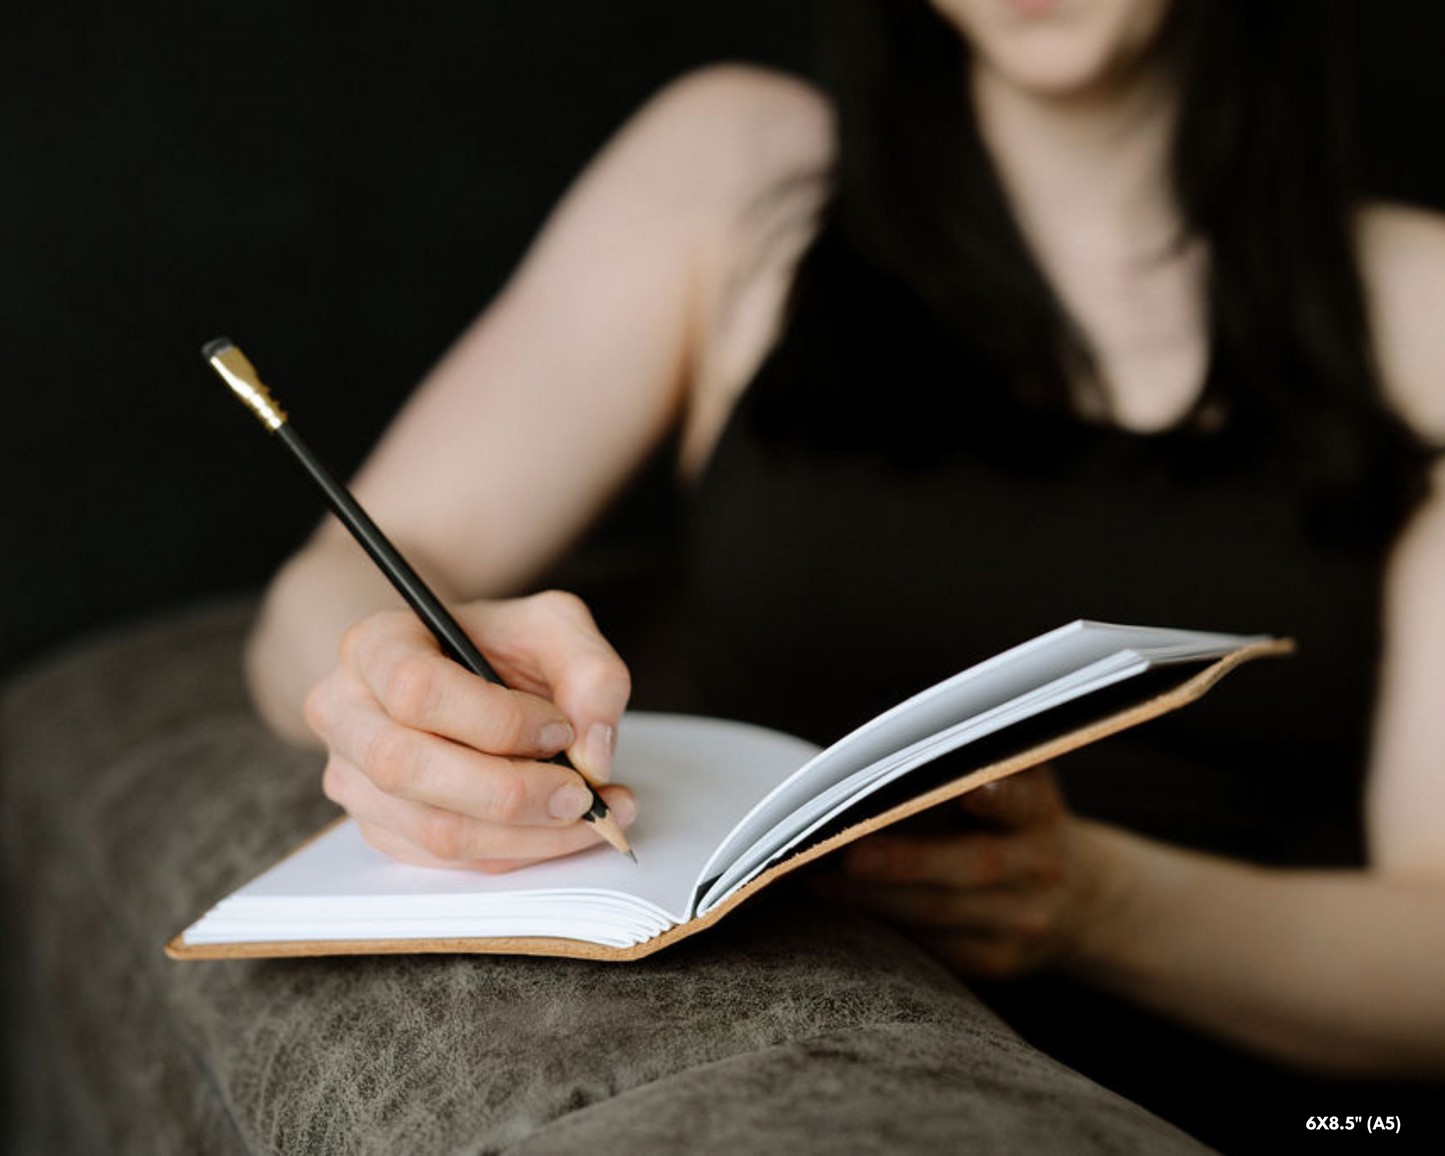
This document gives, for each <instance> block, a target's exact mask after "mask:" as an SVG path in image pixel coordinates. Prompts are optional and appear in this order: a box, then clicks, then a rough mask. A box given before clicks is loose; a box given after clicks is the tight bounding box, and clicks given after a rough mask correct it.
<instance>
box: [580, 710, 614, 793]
mask: <svg viewBox="0 0 1445 1156" xmlns="http://www.w3.org/2000/svg"><path fill="white" fill-rule="evenodd" d="M616 747H617V730H616V728H615V727H612V726H609V725H608V724H607V723H593V724H592V725H591V726H590V727H588V728H587V740H586V742H584V743H583V744H582V760H583V763H584V767H583V769H584V770H585V771H586V772H587V773H588V774H589V775H591V776H592V778H594V779H596V780H597V781H598V782H599V783H605V782H607V780H608V779H610V778H611V777H612V752H613V751H614V750H615V749H616Z"/></svg>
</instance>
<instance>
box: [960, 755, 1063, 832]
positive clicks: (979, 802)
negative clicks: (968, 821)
mask: <svg viewBox="0 0 1445 1156" xmlns="http://www.w3.org/2000/svg"><path fill="white" fill-rule="evenodd" d="M959 805H960V806H961V807H962V808H963V809H964V810H965V811H967V812H968V813H969V814H970V815H973V816H975V817H976V818H979V819H983V820H985V821H986V822H988V823H990V824H992V825H994V826H997V827H1011V828H1019V827H1027V826H1030V825H1032V824H1034V823H1044V822H1048V821H1049V820H1051V819H1054V818H1056V817H1058V816H1060V815H1062V814H1063V812H1064V802H1063V797H1062V796H1061V795H1060V794H1059V788H1058V785H1057V783H1056V782H1055V781H1054V776H1053V773H1052V772H1051V771H1050V770H1049V769H1048V767H1033V768H1031V769H1030V770H1027V771H1022V772H1020V773H1019V774H1017V775H1010V776H1009V777H1008V778H1005V779H999V780H997V781H996V782H992V783H988V784H986V785H984V786H982V787H979V788H978V789H977V790H974V791H970V792H969V793H968V794H966V795H964V796H963V797H962V798H960V799H959Z"/></svg>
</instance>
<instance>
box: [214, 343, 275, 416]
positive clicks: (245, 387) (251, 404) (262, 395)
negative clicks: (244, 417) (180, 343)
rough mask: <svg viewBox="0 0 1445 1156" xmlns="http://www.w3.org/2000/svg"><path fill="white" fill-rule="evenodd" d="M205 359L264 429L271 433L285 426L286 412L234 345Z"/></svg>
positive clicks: (245, 357) (248, 360)
mask: <svg viewBox="0 0 1445 1156" xmlns="http://www.w3.org/2000/svg"><path fill="white" fill-rule="evenodd" d="M206 360H208V361H209V362H210V363H211V368H212V369H214V370H215V371H216V372H217V373H219V374H220V375H221V377H222V379H223V380H224V381H225V383H226V384H227V385H229V386H230V387H231V392H232V393H234V394H235V395H236V396H237V397H238V398H240V399H241V401H242V402H243V403H244V404H245V406H246V408H247V409H249V410H250V411H251V412H252V413H254V414H255V415H256V417H257V418H258V419H259V420H260V422H261V424H262V425H264V426H265V427H266V428H267V429H268V430H271V431H272V432H273V433H274V432H275V431H276V430H278V429H280V428H281V427H282V426H283V425H285V424H286V411H285V410H284V409H282V408H281V407H280V406H279V405H277V404H276V399H275V398H274V397H272V396H271V391H270V390H269V389H267V388H266V387H265V386H264V385H262V384H261V378H260V376H259V375H258V374H257V373H256V367H255V366H254V365H252V364H251V362H250V359H249V358H247V356H246V355H245V354H244V353H242V352H241V351H240V350H239V349H237V348H236V346H234V345H228V346H226V348H224V349H221V350H218V351H217V352H216V353H214V354H212V355H211V356H210V357H208V358H207V359H206Z"/></svg>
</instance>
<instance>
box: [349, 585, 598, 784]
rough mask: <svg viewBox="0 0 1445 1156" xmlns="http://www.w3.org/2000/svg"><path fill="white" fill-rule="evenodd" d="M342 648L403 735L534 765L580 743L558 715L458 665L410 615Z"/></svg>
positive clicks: (359, 634) (375, 623)
mask: <svg viewBox="0 0 1445 1156" xmlns="http://www.w3.org/2000/svg"><path fill="white" fill-rule="evenodd" d="M342 648H343V654H344V658H345V660H346V661H347V662H348V665H349V666H351V668H352V669H354V671H355V672H356V674H357V675H359V676H360V678H361V680H362V681H363V683H364V684H365V685H366V687H367V689H368V690H369V691H370V692H371V695H372V697H373V698H375V700H376V701H377V702H378V703H379V704H380V705H381V707H382V709H383V710H384V711H385V712H386V714H387V715H388V716H389V717H390V718H392V719H393V720H395V721H396V722H397V723H399V724H401V725H402V726H404V727H410V728H413V729H416V730H422V731H429V732H431V733H433V734H437V735H443V736H445V737H447V738H450V739H454V740H456V741H457V742H460V743H464V744H466V745H467V746H469V747H474V748H476V749H477V750H481V751H490V752H493V753H497V754H509V755H525V756H531V757H537V756H549V755H554V754H556V753H557V752H558V751H560V750H562V749H563V748H565V747H568V746H570V745H571V744H572V743H573V742H574V741H575V739H576V736H575V734H574V733H573V729H572V726H571V724H570V723H569V722H568V719H567V716H566V715H565V714H564V713H563V712H562V711H561V709H560V708H558V707H557V706H555V705H554V704H553V703H551V702H548V701H547V700H546V699H543V698H539V697H537V696H536V695H532V694H527V693H525V692H518V691H514V690H509V689H508V688H506V687H503V686H498V685H497V684H495V683H492V682H488V681H487V680H486V679H484V678H482V677H481V676H480V675H476V674H473V673H471V672H470V671H469V670H467V669H465V668H464V667H462V666H461V665H459V664H458V663H456V662H453V661H452V660H451V659H450V658H448V657H446V656H445V655H444V654H442V652H441V649H440V648H439V647H438V645H437V643H436V640H435V639H434V638H433V637H432V636H431V633H430V632H429V631H428V630H427V629H426V628H425V627H424V626H423V625H422V624H421V622H420V621H418V620H417V618H416V616H415V615H413V614H411V613H409V612H404V611H398V612H396V613H394V614H385V615H378V616H376V617H375V618H373V619H369V620H367V623H366V624H365V625H364V626H363V627H361V628H359V629H355V630H352V631H350V632H348V634H347V636H346V638H345V639H344V640H343V643H342Z"/></svg>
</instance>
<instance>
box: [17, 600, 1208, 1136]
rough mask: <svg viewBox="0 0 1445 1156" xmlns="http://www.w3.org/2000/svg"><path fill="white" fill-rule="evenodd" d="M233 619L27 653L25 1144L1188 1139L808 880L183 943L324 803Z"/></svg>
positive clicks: (198, 618) (203, 616)
mask: <svg viewBox="0 0 1445 1156" xmlns="http://www.w3.org/2000/svg"><path fill="white" fill-rule="evenodd" d="M248 614H249V608H248V607H247V606H245V605H238V604H231V605H222V606H216V607H210V608H205V609H202V610H200V611H195V612H192V613H190V614H187V615H183V616H180V617H177V618H174V619H171V620H168V621H165V622H162V623H159V624H154V625H151V626H148V627H145V628H143V629H138V630H136V631H132V632H130V633H127V634H123V635H118V636H114V637H110V638H107V639H103V640H100V641H96V642H92V643H90V644H88V645H87V646H85V647H83V648H81V649H78V650H75V651H73V652H71V653H69V654H67V655H64V656H61V657H59V658H57V659H55V660H53V661H52V662H50V663H48V664H47V665H45V666H43V667H41V668H37V669H34V670H32V671H30V672H28V673H27V674H26V675H25V676H23V677H22V678H20V679H18V680H17V681H16V682H15V683H14V684H13V685H12V686H11V687H10V689H9V690H8V692H7V693H6V695H5V697H4V702H3V716H0V769H3V774H4V791H5V795H4V801H5V812H4V813H5V828H4V835H5V852H6V874H7V891H8V894H9V897H10V911H9V912H8V913H7V919H8V921H9V924H8V925H9V927H10V929H11V930H12V931H15V930H18V931H19V932H20V935H21V938H20V939H18V940H15V939H12V943H15V942H19V943H20V944H22V945H23V946H22V949H21V950H20V951H19V952H18V953H16V954H18V956H19V959H18V964H19V971H20V974H18V975H17V976H16V977H15V978H14V982H13V983H12V984H11V985H10V987H11V990H12V992H16V991H19V992H23V993H24V999H23V1007H21V1008H19V1009H17V1010H18V1011H20V1012H23V1013H24V1015H23V1018H24V1024H23V1028H24V1030H23V1031H16V1032H12V1033H9V1038H10V1044H11V1048H10V1050H11V1052H12V1055H16V1056H19V1057H20V1059H21V1063H20V1064H19V1069H20V1071H19V1075H20V1076H21V1077H22V1079H23V1085H22V1086H23V1087H24V1088H25V1089H26V1092H25V1102H24V1103H22V1104H21V1105H20V1107H22V1108H24V1109H27V1111H26V1112H24V1113H22V1115H23V1117H24V1118H25V1119H26V1121H27V1123H26V1124H25V1126H24V1130H23V1132H22V1134H18V1135H15V1136H13V1137H12V1138H11V1139H12V1140H13V1144H14V1145H15V1146H21V1147H23V1146H25V1145H28V1146H29V1147H30V1148H31V1149H32V1150H36V1151H58V1150H62V1149H64V1150H71V1151H82V1150H83V1151H117V1152H147V1153H166V1152H357V1153H371V1152H375V1153H395V1152H428V1153H479V1152H499V1151H507V1150H515V1151H517V1152H521V1153H528V1154H532V1153H546V1152H577V1151H586V1152H602V1153H609V1152H618V1153H621V1152H631V1151H635V1150H639V1149H642V1148H643V1147H644V1146H646V1147H648V1148H652V1149H655V1150H664V1151H669V1150H675V1149H679V1148H682V1147H684V1146H686V1148H687V1149H688V1150H690V1151H701V1152H713V1151H716V1152H728V1153H737V1152H739V1151H753V1150H783V1149H786V1150H788V1151H792V1152H798V1153H812V1152H820V1153H821V1152H829V1153H832V1152H836V1151H840V1150H842V1151H860V1152H912V1151H919V1152H922V1151H935V1150H938V1149H940V1148H945V1149H948V1150H964V1149H967V1150H971V1151H982V1152H1005V1151H1006V1152H1021V1151H1025V1152H1027V1151H1048V1152H1149V1153H1161V1152H1184V1151H1198V1150H1199V1149H1198V1148H1197V1146H1196V1145H1194V1144H1193V1143H1192V1142H1191V1141H1190V1140H1189V1139H1188V1138H1186V1137H1184V1136H1183V1135H1182V1134H1180V1133H1179V1132H1177V1131H1175V1130H1174V1129H1172V1128H1171V1127H1169V1126H1168V1125H1166V1124H1164V1123H1162V1122H1160V1121H1159V1120H1157V1119H1155V1118H1154V1117H1152V1116H1150V1115H1149V1114H1148V1113H1146V1112H1144V1111H1143V1110H1142V1109H1140V1108H1138V1107H1136V1106H1134V1105H1132V1104H1130V1103H1128V1102H1127V1101H1125V1100H1123V1099H1121V1098H1119V1097H1117V1096H1115V1095H1114V1094H1112V1093H1110V1092H1108V1091H1106V1090H1104V1089H1102V1088H1100V1087H1099V1086H1097V1085H1095V1084H1093V1083H1091V1082H1089V1081H1088V1080H1086V1079H1084V1078H1083V1077H1081V1076H1079V1075H1077V1074H1075V1073H1073V1072H1071V1071H1069V1070H1068V1069H1066V1068H1063V1067H1061V1066H1060V1065H1058V1064H1056V1063H1054V1062H1053V1061H1051V1060H1049V1059H1048V1058H1047V1057H1045V1056H1043V1055H1041V1054H1040V1053H1038V1052H1037V1051H1035V1050H1033V1049H1031V1048H1030V1047H1028V1046H1027V1045H1026V1044H1024V1043H1023V1042H1021V1041H1020V1040H1019V1039H1018V1038H1017V1037H1016V1036H1015V1035H1014V1034H1013V1033H1012V1032H1010V1031H1009V1029H1007V1028H1006V1027H1004V1026H1003V1024H1002V1023H1001V1022H1000V1021H998V1020H997V1019H996V1018H995V1017H994V1016H993V1015H992V1014H991V1013H989V1012H988V1011H987V1010H986V1009H985V1008H983V1007H982V1006H981V1005H980V1004H979V1003H978V1002H977V1000H976V999H975V998H974V997H973V996H972V995H971V994H970V993H969V992H968V991H967V990H966V989H965V988H964V987H963V986H961V985H960V984H959V983H958V982H957V981H956V980H955V979H954V978H953V977H952V976H951V975H949V974H948V973H947V972H945V971H944V970H943V969H942V968H940V967H939V966H938V965H937V964H936V963H935V962H934V961H932V960H931V959H930V958H928V957H927V956H926V955H924V954H923V953H921V952H920V951H918V950H917V949H916V948H914V947H913V946H912V945H910V944H908V943H906V942H905V941H903V940H902V939H900V938H898V937H897V936H896V935H894V934H893V933H892V932H890V931H888V930H887V929H885V928H882V927H880V926H878V925H876V924H873V923H871V922H868V921H865V920H863V919H862V918H860V917H857V916H853V915H851V914H848V913H845V912H840V911H836V910H832V909H829V908H825V907H819V906H818V905H817V904H815V903H813V902H811V901H809V900H807V899H806V898H805V897H804V896H803V895H801V894H798V893H788V892H787V890H786V889H782V890H784V894H782V895H780V896H776V897H772V898H765V899H764V900H762V901H760V902H759V903H757V904H754V905H752V909H751V910H749V909H747V908H744V909H743V910H742V911H740V912H738V913H737V914H735V915H734V916H732V917H730V918H729V919H728V920H726V921H724V922H723V923H722V924H720V925H719V926H718V927H717V928H715V929H713V930H712V931H711V932H708V933H706V934H704V935H702V936H700V937H698V938H697V939H694V940H690V941H688V942H686V943H683V944H680V945H678V946H677V947H676V948H674V949H672V950H670V951H667V952H664V953H662V954H661V956H658V957H654V958H651V959H648V960H644V961H641V962H640V963H637V964H627V965H619V964H596V963H584V962H577V961H562V960H538V959H506V958H493V957H457V956H453V957H436V958H431V957H393V958H361V959H340V960H290V961H256V962H223V963H173V962H170V961H168V960H166V959H165V958H164V956H163V955H162V953H161V946H162V944H163V943H164V941H165V940H166V939H167V938H169V937H170V936H171V935H172V934H173V933H174V932H175V931H177V930H178V929H179V928H180V927H182V926H184V925H185V924H186V923H187V922H189V921H190V920H191V919H192V918H194V917H195V916H196V915H197V914H199V912H200V911H201V910H202V909H204V908H205V907H206V906H207V905H209V904H210V903H212V902H214V901H215V900H216V899H218V898H219V897H220V896H222V895H223V894H225V893H226V892H227V891H229V890H230V889H231V888H233V887H235V886H237V885H239V884H241V883H243V882H245V881H246V880H247V879H248V878H250V877H251V876H252V875H253V874H254V873H255V872H256V871H257V870H259V869H260V868H262V867H263V866H265V865H267V864H268V863H270V862H271V861H273V860H274V859H275V858H277V857H278V856H279V855H281V854H282V853H284V852H285V851H287V850H288V849H289V848H290V847H291V846H293V845H294V844H295V843H296V842H298V841H299V840H300V839H301V838H303V837H305V836H306V835H308V834H310V833H311V832H312V831H314V830H315V829H316V828H318V827H319V826H321V825H322V824H323V823H324V822H325V821H326V820H327V819H328V818H330V817H331V815H332V813H333V809H332V808H331V806H330V805H329V804H328V803H327V802H326V801H325V800H324V799H323V798H322V797H321V795H320V793H319V789H318V775H317V773H316V772H317V769H318V768H317V759H316V757H315V756H314V755H310V754H305V753H300V752H297V751H294V750H290V749H287V748H285V747H283V746H282V745H280V744H279V743H278V742H276V741H275V740H274V739H272V738H271V737H269V736H268V735H267V734H265V733H264V732H263V731H262V729H261V728H260V727H259V726H258V725H257V724H256V722H255V721H254V720H253V719H252V717H251V714H250V711H249V709H248V707H247V705H246V703H245V700H244V696H243V693H242V689H241V685H240V679H239V675H238V661H237V658H238V642H239V639H240V637H241V634H242V632H243V630H244V627H245V624H246V621H247V618H248Z"/></svg>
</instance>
